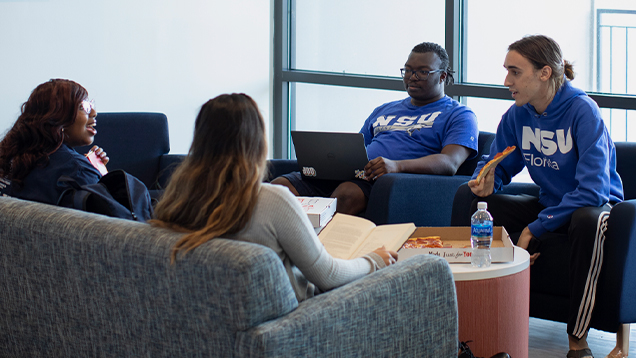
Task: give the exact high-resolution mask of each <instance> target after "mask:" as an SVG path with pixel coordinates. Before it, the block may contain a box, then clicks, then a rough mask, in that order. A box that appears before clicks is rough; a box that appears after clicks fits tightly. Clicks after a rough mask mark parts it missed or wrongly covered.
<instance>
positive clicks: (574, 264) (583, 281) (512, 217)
mask: <svg viewBox="0 0 636 358" xmlns="http://www.w3.org/2000/svg"><path fill="white" fill-rule="evenodd" d="M479 201H485V202H487V203H488V211H489V212H490V214H491V215H492V217H493V224H494V225H495V226H503V227H504V228H505V229H506V231H508V233H509V234H510V238H511V240H512V241H513V243H515V244H516V243H517V241H518V240H519V236H520V235H521V232H522V231H523V229H524V228H525V227H526V226H528V224H530V223H531V222H533V221H534V220H536V219H537V217H538V215H539V212H541V210H543V209H544V208H545V207H544V206H543V205H541V204H539V199H538V198H537V197H534V196H530V195H507V194H493V195H490V196H488V197H486V198H476V199H475V200H473V202H472V205H471V213H474V212H475V211H476V210H477V202H479ZM610 209H611V206H610V205H609V204H606V205H605V206H602V207H583V208H580V209H578V210H576V211H575V212H574V213H573V214H572V217H571V219H570V222H569V223H567V224H565V225H564V226H562V227H561V228H559V229H558V230H555V231H553V232H547V233H545V234H543V235H541V237H538V238H533V239H532V240H531V242H530V245H529V246H528V252H529V253H530V254H533V253H535V252H541V243H542V242H545V241H546V240H558V239H559V238H560V239H563V238H564V236H566V237H567V242H568V243H569V246H570V257H569V260H570V261H569V263H570V264H569V272H568V276H569V282H570V287H569V293H570V309H569V312H568V326H567V332H568V334H571V335H573V336H575V337H577V338H579V339H580V338H581V337H583V336H584V335H585V332H587V330H588V329H589V324H590V319H591V317H592V310H593V309H594V300H595V297H596V286H597V282H598V277H599V275H600V272H601V265H602V263H603V245H604V243H605V230H606V229H607V219H608V218H609V211H610ZM541 259H542V257H541V256H539V257H538V258H537V261H539V260H541Z"/></svg>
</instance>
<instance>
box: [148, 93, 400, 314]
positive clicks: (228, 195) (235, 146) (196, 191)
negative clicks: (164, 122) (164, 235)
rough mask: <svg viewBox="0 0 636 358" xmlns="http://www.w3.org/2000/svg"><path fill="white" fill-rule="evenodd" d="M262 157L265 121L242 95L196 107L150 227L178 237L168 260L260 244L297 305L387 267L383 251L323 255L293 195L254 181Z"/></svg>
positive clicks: (388, 255) (389, 256)
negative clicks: (217, 247) (189, 135)
mask: <svg viewBox="0 0 636 358" xmlns="http://www.w3.org/2000/svg"><path fill="white" fill-rule="evenodd" d="M266 154H267V144H266V139H265V123H264V121H263V118H262V117H261V114H260V113H259V110H258V107H257V105H256V102H254V100H252V99H251V98H250V97H249V96H247V95H245V94H225V95H220V96H218V97H216V98H214V99H211V100H210V101H208V102H207V103H205V104H204V105H203V106H202V108H201V111H200V112H199V115H198V116H197V119H196V122H195V129H194V140H193V142H192V146H191V147H190V151H189V153H188V156H187V158H186V159H185V161H184V162H183V163H182V164H181V165H180V166H179V168H177V169H176V170H175V173H174V174H173V175H172V178H171V180H170V183H169V184H168V186H167V188H166V191H165V193H164V195H163V197H162V199H161V201H160V202H159V203H158V204H157V207H156V209H155V216H156V220H153V221H152V224H153V225H156V226H162V227H168V228H171V229H174V230H179V231H183V232H185V233H186V234H185V235H184V236H183V237H182V238H181V239H180V240H179V241H178V242H177V243H176V245H175V247H174V249H173V251H172V257H171V259H172V261H173V262H174V261H175V260H176V259H177V258H178V257H180V256H182V254H186V253H187V252H188V251H190V250H193V249H195V248H196V247H198V246H200V245H202V244H204V243H206V242H208V241H210V240H212V239H214V238H219V237H223V238H228V239H235V240H240V241H249V242H253V243H258V244H261V245H264V246H268V247H270V248H271V249H273V250H274V251H275V252H276V254H278V256H279V257H280V259H281V260H282V262H283V264H284V265H285V268H286V270H287V273H288V275H289V279H290V282H291V284H292V287H293V288H294V291H295V292H296V298H297V299H298V300H299V301H302V300H304V299H307V298H310V297H312V296H313V295H314V294H315V293H318V292H320V291H325V290H329V289H331V288H334V287H338V286H341V285H344V284H346V283H348V282H351V281H353V280H355V279H357V278H359V277H362V276H364V275H366V274H368V273H371V272H373V271H375V270H377V269H380V268H382V267H385V266H388V265H390V264H391V263H393V262H395V257H397V254H396V253H395V252H389V251H387V250H385V249H384V248H380V249H378V250H375V251H374V252H372V253H369V254H368V255H365V256H364V257H361V258H357V259H354V260H339V259H335V258H333V257H331V255H329V254H328V253H327V252H326V251H325V249H324V247H323V245H322V244H321V243H320V241H319V240H318V237H317V236H316V233H315V231H314V229H313V227H312V225H311V223H310V221H309V218H308V217H307V215H306V214H305V212H304V211H303V209H302V207H301V206H300V203H299V202H298V200H297V199H296V198H295V197H294V195H293V194H292V193H291V192H290V191H289V190H288V189H287V188H285V187H282V186H278V185H271V184H267V183H262V179H263V174H264V171H265V165H266ZM295 268H298V269H300V271H301V272H302V275H300V276H304V277H300V276H299V275H298V274H297V273H294V272H293V271H294V269H295ZM314 285H315V286H314ZM316 286H317V287H316Z"/></svg>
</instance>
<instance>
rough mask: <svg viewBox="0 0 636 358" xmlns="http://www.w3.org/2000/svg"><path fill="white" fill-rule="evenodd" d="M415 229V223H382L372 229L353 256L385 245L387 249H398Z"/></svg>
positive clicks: (361, 254)
mask: <svg viewBox="0 0 636 358" xmlns="http://www.w3.org/2000/svg"><path fill="white" fill-rule="evenodd" d="M413 231H415V224H413V223H408V224H388V225H380V226H378V227H376V228H375V229H373V231H371V233H370V234H369V235H368V236H367V238H366V240H365V241H364V242H363V243H362V245H360V247H359V248H358V249H357V250H356V252H355V253H354V254H353V255H352V256H351V258H355V257H361V256H364V255H366V254H368V253H369V252H371V251H373V250H375V249H377V248H380V247H382V246H383V245H384V246H385V247H386V249H387V250H390V251H397V250H399V249H400V247H402V245H403V244H404V243H405V242H406V240H408V238H409V237H410V236H411V234H412V233H413Z"/></svg>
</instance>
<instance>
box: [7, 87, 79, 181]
mask: <svg viewBox="0 0 636 358" xmlns="http://www.w3.org/2000/svg"><path fill="white" fill-rule="evenodd" d="M86 98H88V91H86V89H85V88H84V87H82V86H81V85H79V84H78V83H76V82H73V81H70V80H65V79H52V80H50V81H48V82H45V83H42V84H40V85H39V86H37V87H36V88H35V89H34V90H33V92H31V95H30V96H29V99H28V100H27V101H26V102H24V103H23V104H22V108H21V114H20V116H19V117H18V119H17V121H16V122H15V124H14V125H13V127H12V128H11V129H9V131H8V132H7V133H6V134H5V136H4V138H3V139H2V141H1V142H0V177H4V178H6V179H8V180H10V181H11V183H12V185H16V186H18V187H20V186H21V185H22V182H23V180H24V178H25V177H26V176H27V175H28V174H29V173H30V172H31V170H33V168H35V166H36V165H46V164H47V163H48V160H49V155H50V154H52V153H54V152H55V151H56V150H57V149H58V148H59V147H60V146H61V145H62V143H63V141H64V128H65V127H68V126H70V125H72V124H73V123H74V122H75V117H76V116H77V110H78V108H79V106H80V103H81V102H82V101H83V100H85V99H86Z"/></svg>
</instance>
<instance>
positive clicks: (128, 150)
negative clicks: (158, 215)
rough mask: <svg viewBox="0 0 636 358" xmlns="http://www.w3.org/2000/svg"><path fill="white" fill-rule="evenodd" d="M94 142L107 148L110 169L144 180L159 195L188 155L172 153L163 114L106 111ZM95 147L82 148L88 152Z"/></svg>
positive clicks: (98, 118)
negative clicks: (121, 170) (178, 165)
mask: <svg viewBox="0 0 636 358" xmlns="http://www.w3.org/2000/svg"><path fill="white" fill-rule="evenodd" d="M93 145H98V146H100V147H103V148H104V150H105V151H106V153H108V157H109V158H110V162H109V163H108V169H109V170H115V169H123V170H124V171H126V172H127V173H129V174H131V175H133V176H135V177H136V178H138V179H139V180H141V181H142V182H143V183H144V184H145V185H146V186H147V187H148V190H149V191H150V195H151V196H152V197H153V198H157V197H158V196H159V195H160V193H161V190H162V189H163V188H165V186H166V184H167V182H168V179H169V177H170V174H171V173H172V171H173V170H174V167H175V166H176V165H177V164H179V163H181V161H182V160H183V158H185V156H184V155H178V154H177V155H175V154H169V152H170V137H169V133H168V118H167V117H166V115H165V114H163V113H148V112H105V113H99V114H98V115H97V135H96V136H95V142H94V143H93ZM91 147H92V145H90V146H86V147H79V148H77V151H78V152H80V153H86V152H88V150H89V149H90V148H91Z"/></svg>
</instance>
